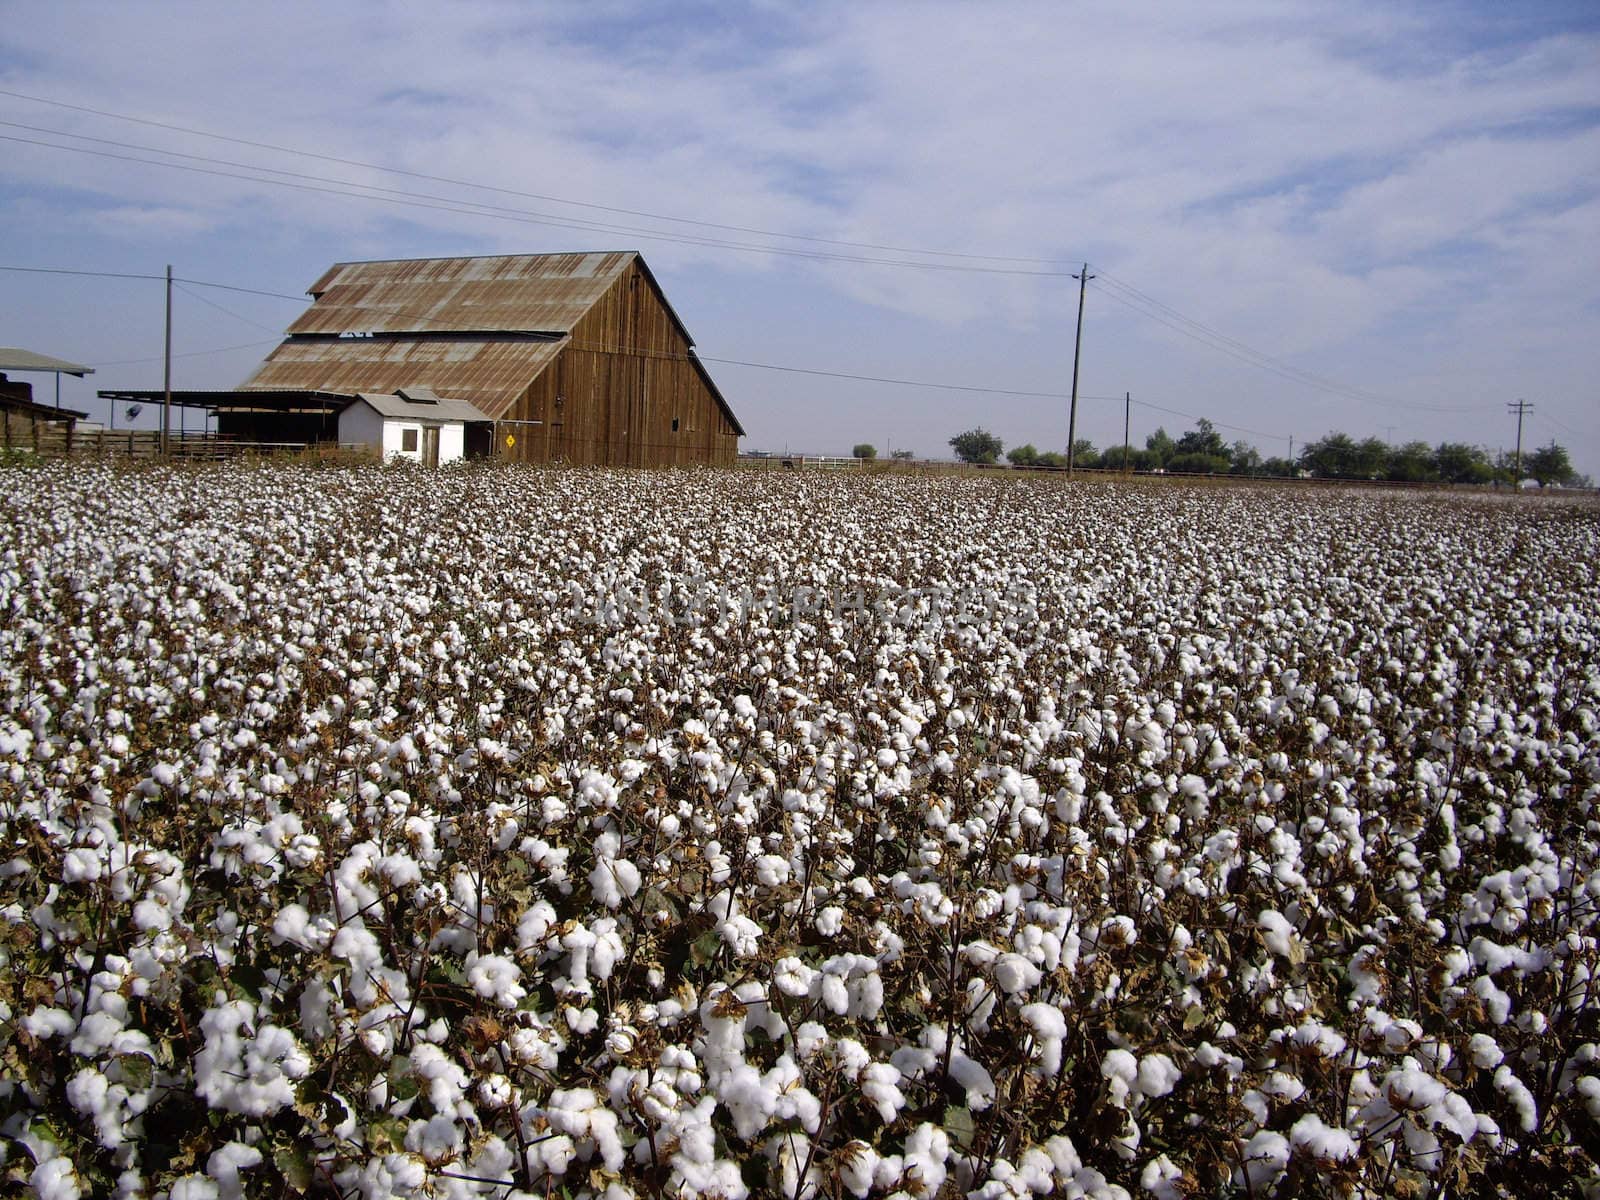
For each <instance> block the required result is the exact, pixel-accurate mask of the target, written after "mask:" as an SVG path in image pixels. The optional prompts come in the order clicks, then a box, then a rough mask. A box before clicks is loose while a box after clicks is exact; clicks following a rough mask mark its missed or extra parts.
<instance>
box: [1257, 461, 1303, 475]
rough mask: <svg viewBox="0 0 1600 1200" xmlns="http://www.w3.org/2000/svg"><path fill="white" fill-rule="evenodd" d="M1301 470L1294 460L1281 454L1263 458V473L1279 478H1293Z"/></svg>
mask: <svg viewBox="0 0 1600 1200" xmlns="http://www.w3.org/2000/svg"><path fill="white" fill-rule="evenodd" d="M1299 470H1300V468H1299V467H1298V466H1297V465H1296V464H1295V463H1294V462H1292V461H1291V460H1289V459H1287V458H1283V457H1281V456H1279V457H1277V458H1267V459H1263V460H1262V462H1261V473H1262V474H1263V475H1271V476H1274V477H1275V478H1278V479H1293V478H1294V477H1295V475H1296V473H1297V472H1298V471H1299Z"/></svg>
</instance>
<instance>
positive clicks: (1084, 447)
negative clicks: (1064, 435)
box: [1072, 438, 1100, 467]
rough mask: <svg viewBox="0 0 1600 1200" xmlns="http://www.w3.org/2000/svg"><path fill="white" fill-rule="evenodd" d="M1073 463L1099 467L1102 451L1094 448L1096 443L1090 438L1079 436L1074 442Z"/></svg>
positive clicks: (1076, 465)
mask: <svg viewBox="0 0 1600 1200" xmlns="http://www.w3.org/2000/svg"><path fill="white" fill-rule="evenodd" d="M1072 465H1073V466H1075V467H1098V466H1099V465H1100V452H1099V451H1098V450H1096V449H1095V448H1094V443H1093V442H1091V441H1090V440H1089V439H1088V438H1079V439H1078V440H1077V441H1075V442H1073V443H1072Z"/></svg>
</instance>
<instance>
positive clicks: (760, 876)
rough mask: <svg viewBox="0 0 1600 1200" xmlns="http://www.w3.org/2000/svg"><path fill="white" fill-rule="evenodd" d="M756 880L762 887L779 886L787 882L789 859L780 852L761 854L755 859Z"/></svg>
mask: <svg viewBox="0 0 1600 1200" xmlns="http://www.w3.org/2000/svg"><path fill="white" fill-rule="evenodd" d="M755 866H756V881H757V882H758V883H760V884H761V886H762V887H767V888H775V887H781V886H782V885H783V884H785V883H788V882H789V860H788V859H786V858H784V857H783V855H781V854H763V855H761V857H759V858H757V859H756V863H755Z"/></svg>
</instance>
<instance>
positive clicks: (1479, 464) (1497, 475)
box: [950, 418, 1587, 485]
mask: <svg viewBox="0 0 1600 1200" xmlns="http://www.w3.org/2000/svg"><path fill="white" fill-rule="evenodd" d="M950 445H951V447H952V448H953V449H954V450H955V452H956V457H957V458H959V459H960V460H961V461H962V462H968V463H982V464H993V463H997V462H999V461H1000V455H1001V453H1002V452H1003V451H1004V453H1005V457H1006V460H1007V461H1008V462H1010V463H1011V464H1012V465H1013V466H1018V467H1064V466H1066V465H1067V456H1066V455H1065V454H1063V453H1060V452H1058V451H1053V450H1051V451H1041V450H1039V449H1037V448H1035V447H1034V446H1032V445H1021V446H1014V447H1012V448H1011V449H1010V450H1009V451H1007V450H1005V446H1004V444H1003V443H1002V442H1001V440H1000V439H999V438H998V437H996V436H995V435H994V434H992V433H990V432H989V431H988V430H986V429H983V428H981V427H980V428H977V429H969V430H967V431H966V432H965V433H959V434H957V435H956V436H955V437H953V438H951V439H950ZM1072 460H1073V463H1074V464H1075V465H1076V466H1080V467H1085V468H1095V467H1099V468H1102V469H1107V470H1133V471H1171V472H1174V473H1179V474H1193V475H1255V476H1281V477H1293V476H1312V477H1316V478H1323V479H1383V480H1390V481H1394V482H1403V483H1494V482H1502V483H1510V482H1513V481H1514V477H1515V474H1516V463H1515V460H1514V458H1513V456H1512V455H1509V454H1503V453H1502V454H1500V455H1498V456H1496V457H1494V458H1491V457H1490V456H1489V452H1488V451H1486V450H1484V449H1483V448H1482V447H1481V446H1472V445H1468V444H1467V443H1466V442H1440V443H1439V444H1438V445H1437V446H1430V445H1428V443H1426V442H1406V443H1405V444H1403V445H1400V446H1391V445H1390V444H1389V443H1387V442H1384V441H1380V440H1379V439H1378V438H1374V437H1369V438H1366V439H1364V440H1362V441H1359V442H1358V441H1356V440H1355V439H1354V438H1352V437H1351V436H1350V435H1349V434H1345V433H1338V432H1333V433H1329V434H1328V435H1327V436H1325V437H1323V438H1320V439H1318V440H1317V441H1314V442H1310V443H1308V444H1307V445H1306V446H1305V448H1304V449H1303V450H1301V452H1300V453H1299V454H1298V455H1297V456H1295V457H1294V458H1292V459H1290V458H1282V457H1273V458H1263V457H1262V455H1261V452H1260V451H1258V450H1257V449H1256V448H1255V447H1254V446H1252V445H1250V443H1248V442H1244V441H1236V442H1233V443H1232V444H1231V445H1230V444H1229V443H1227V442H1225V441H1223V439H1222V435H1221V434H1220V433H1218V432H1217V430H1216V427H1215V426H1213V425H1212V424H1211V422H1210V421H1208V420H1205V419H1204V418H1201V419H1200V420H1199V421H1197V422H1196V423H1195V427H1194V428H1193V429H1191V430H1189V432H1187V433H1185V434H1184V435H1183V436H1182V437H1180V438H1178V439H1177V440H1176V441H1174V440H1173V439H1172V437H1171V436H1170V435H1169V434H1168V433H1167V431H1166V430H1165V429H1157V430H1156V431H1155V432H1154V433H1152V434H1151V435H1150V436H1149V437H1147V438H1145V440H1144V446H1143V448H1138V449H1136V448H1132V447H1129V448H1127V450H1126V452H1125V451H1124V448H1123V447H1122V446H1113V447H1110V448H1108V449H1106V450H1097V449H1096V448H1095V446H1094V443H1092V442H1091V441H1089V440H1088V439H1087V438H1080V439H1079V440H1078V441H1077V442H1076V443H1074V445H1073V448H1072ZM1522 476H1523V478H1525V479H1537V480H1538V481H1539V482H1540V483H1542V484H1546V485H1549V484H1560V485H1572V484H1584V483H1587V480H1586V479H1584V478H1583V477H1582V476H1580V475H1578V473H1577V472H1576V471H1575V470H1573V467H1572V462H1571V460H1570V459H1569V458H1568V457H1567V451H1566V449H1565V447H1562V446H1559V445H1557V444H1556V443H1555V442H1551V443H1550V444H1549V445H1548V446H1540V447H1538V448H1536V449H1533V450H1529V451H1526V452H1525V453H1524V454H1523V456H1522Z"/></svg>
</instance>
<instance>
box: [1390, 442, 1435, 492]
mask: <svg viewBox="0 0 1600 1200" xmlns="http://www.w3.org/2000/svg"><path fill="white" fill-rule="evenodd" d="M1384 478H1385V479H1393V480H1397V481H1399V482H1401V483H1428V482H1430V481H1432V480H1435V479H1437V478H1439V474H1438V472H1437V471H1435V470H1434V467H1433V447H1431V446H1429V445H1428V443H1427V442H1407V443H1406V444H1405V445H1403V446H1400V447H1398V448H1397V449H1395V450H1392V451H1390V453H1389V463H1388V468H1387V470H1385V471H1384Z"/></svg>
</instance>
